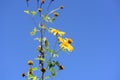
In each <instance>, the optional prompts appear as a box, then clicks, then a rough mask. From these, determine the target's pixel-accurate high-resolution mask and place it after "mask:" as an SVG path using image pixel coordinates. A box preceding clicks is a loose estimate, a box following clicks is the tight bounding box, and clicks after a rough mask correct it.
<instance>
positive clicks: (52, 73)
mask: <svg viewBox="0 0 120 80" xmlns="http://www.w3.org/2000/svg"><path fill="white" fill-rule="evenodd" d="M50 72H51V75H52V77H55V76H56V71H55V69H54V68H53V67H52V68H50Z"/></svg>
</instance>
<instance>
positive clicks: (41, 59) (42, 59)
mask: <svg viewBox="0 0 120 80" xmlns="http://www.w3.org/2000/svg"><path fill="white" fill-rule="evenodd" d="M36 60H40V61H43V62H44V61H45V59H44V58H36Z"/></svg>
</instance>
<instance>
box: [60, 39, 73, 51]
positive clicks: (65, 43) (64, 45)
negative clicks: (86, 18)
mask: <svg viewBox="0 0 120 80" xmlns="http://www.w3.org/2000/svg"><path fill="white" fill-rule="evenodd" d="M58 41H59V42H61V44H60V48H61V49H63V50H68V51H69V52H72V51H73V50H74V48H73V46H71V43H72V39H70V38H66V39H62V38H61V37H59V38H58Z"/></svg>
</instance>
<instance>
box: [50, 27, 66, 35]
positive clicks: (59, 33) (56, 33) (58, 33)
mask: <svg viewBox="0 0 120 80" xmlns="http://www.w3.org/2000/svg"><path fill="white" fill-rule="evenodd" d="M49 30H50V32H51V33H53V34H54V36H57V35H59V36H63V35H64V34H65V32H62V31H60V30H57V29H54V28H50V29H49Z"/></svg>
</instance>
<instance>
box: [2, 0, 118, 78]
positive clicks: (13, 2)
mask: <svg viewBox="0 0 120 80" xmlns="http://www.w3.org/2000/svg"><path fill="white" fill-rule="evenodd" d="M31 1H33V0H31ZM61 4H62V5H64V6H65V9H64V10H63V11H60V16H59V17H58V19H57V21H56V22H55V24H53V25H54V26H55V27H56V28H58V29H61V30H62V31H65V32H66V33H67V36H69V37H71V38H72V39H73V41H74V42H73V46H74V48H75V50H74V51H73V52H72V53H71V54H70V55H65V54H64V53H61V56H60V61H61V62H62V64H63V65H64V66H65V69H64V71H61V72H59V73H58V74H57V76H56V78H55V80H120V76H119V74H120V68H119V67H120V62H119V61H120V31H119V30H120V1H119V0H69V1H68V0H58V1H57V0H55V3H54V4H53V8H54V7H57V6H59V5H61ZM25 5H26V4H25V0H8V1H6V0H1V1H0V54H1V57H0V79H1V80H9V79H10V80H25V79H23V78H22V77H21V73H22V72H27V68H28V65H27V60H29V59H33V58H34V57H35V56H36V51H35V48H36V45H37V44H36V42H35V41H34V40H33V38H32V37H31V36H30V35H29V32H30V31H31V30H32V28H33V23H32V21H31V20H30V18H29V17H28V16H27V15H26V14H25V13H24V12H23V11H24V10H25V9H26V6H25ZM51 40H52V39H51Z"/></svg>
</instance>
